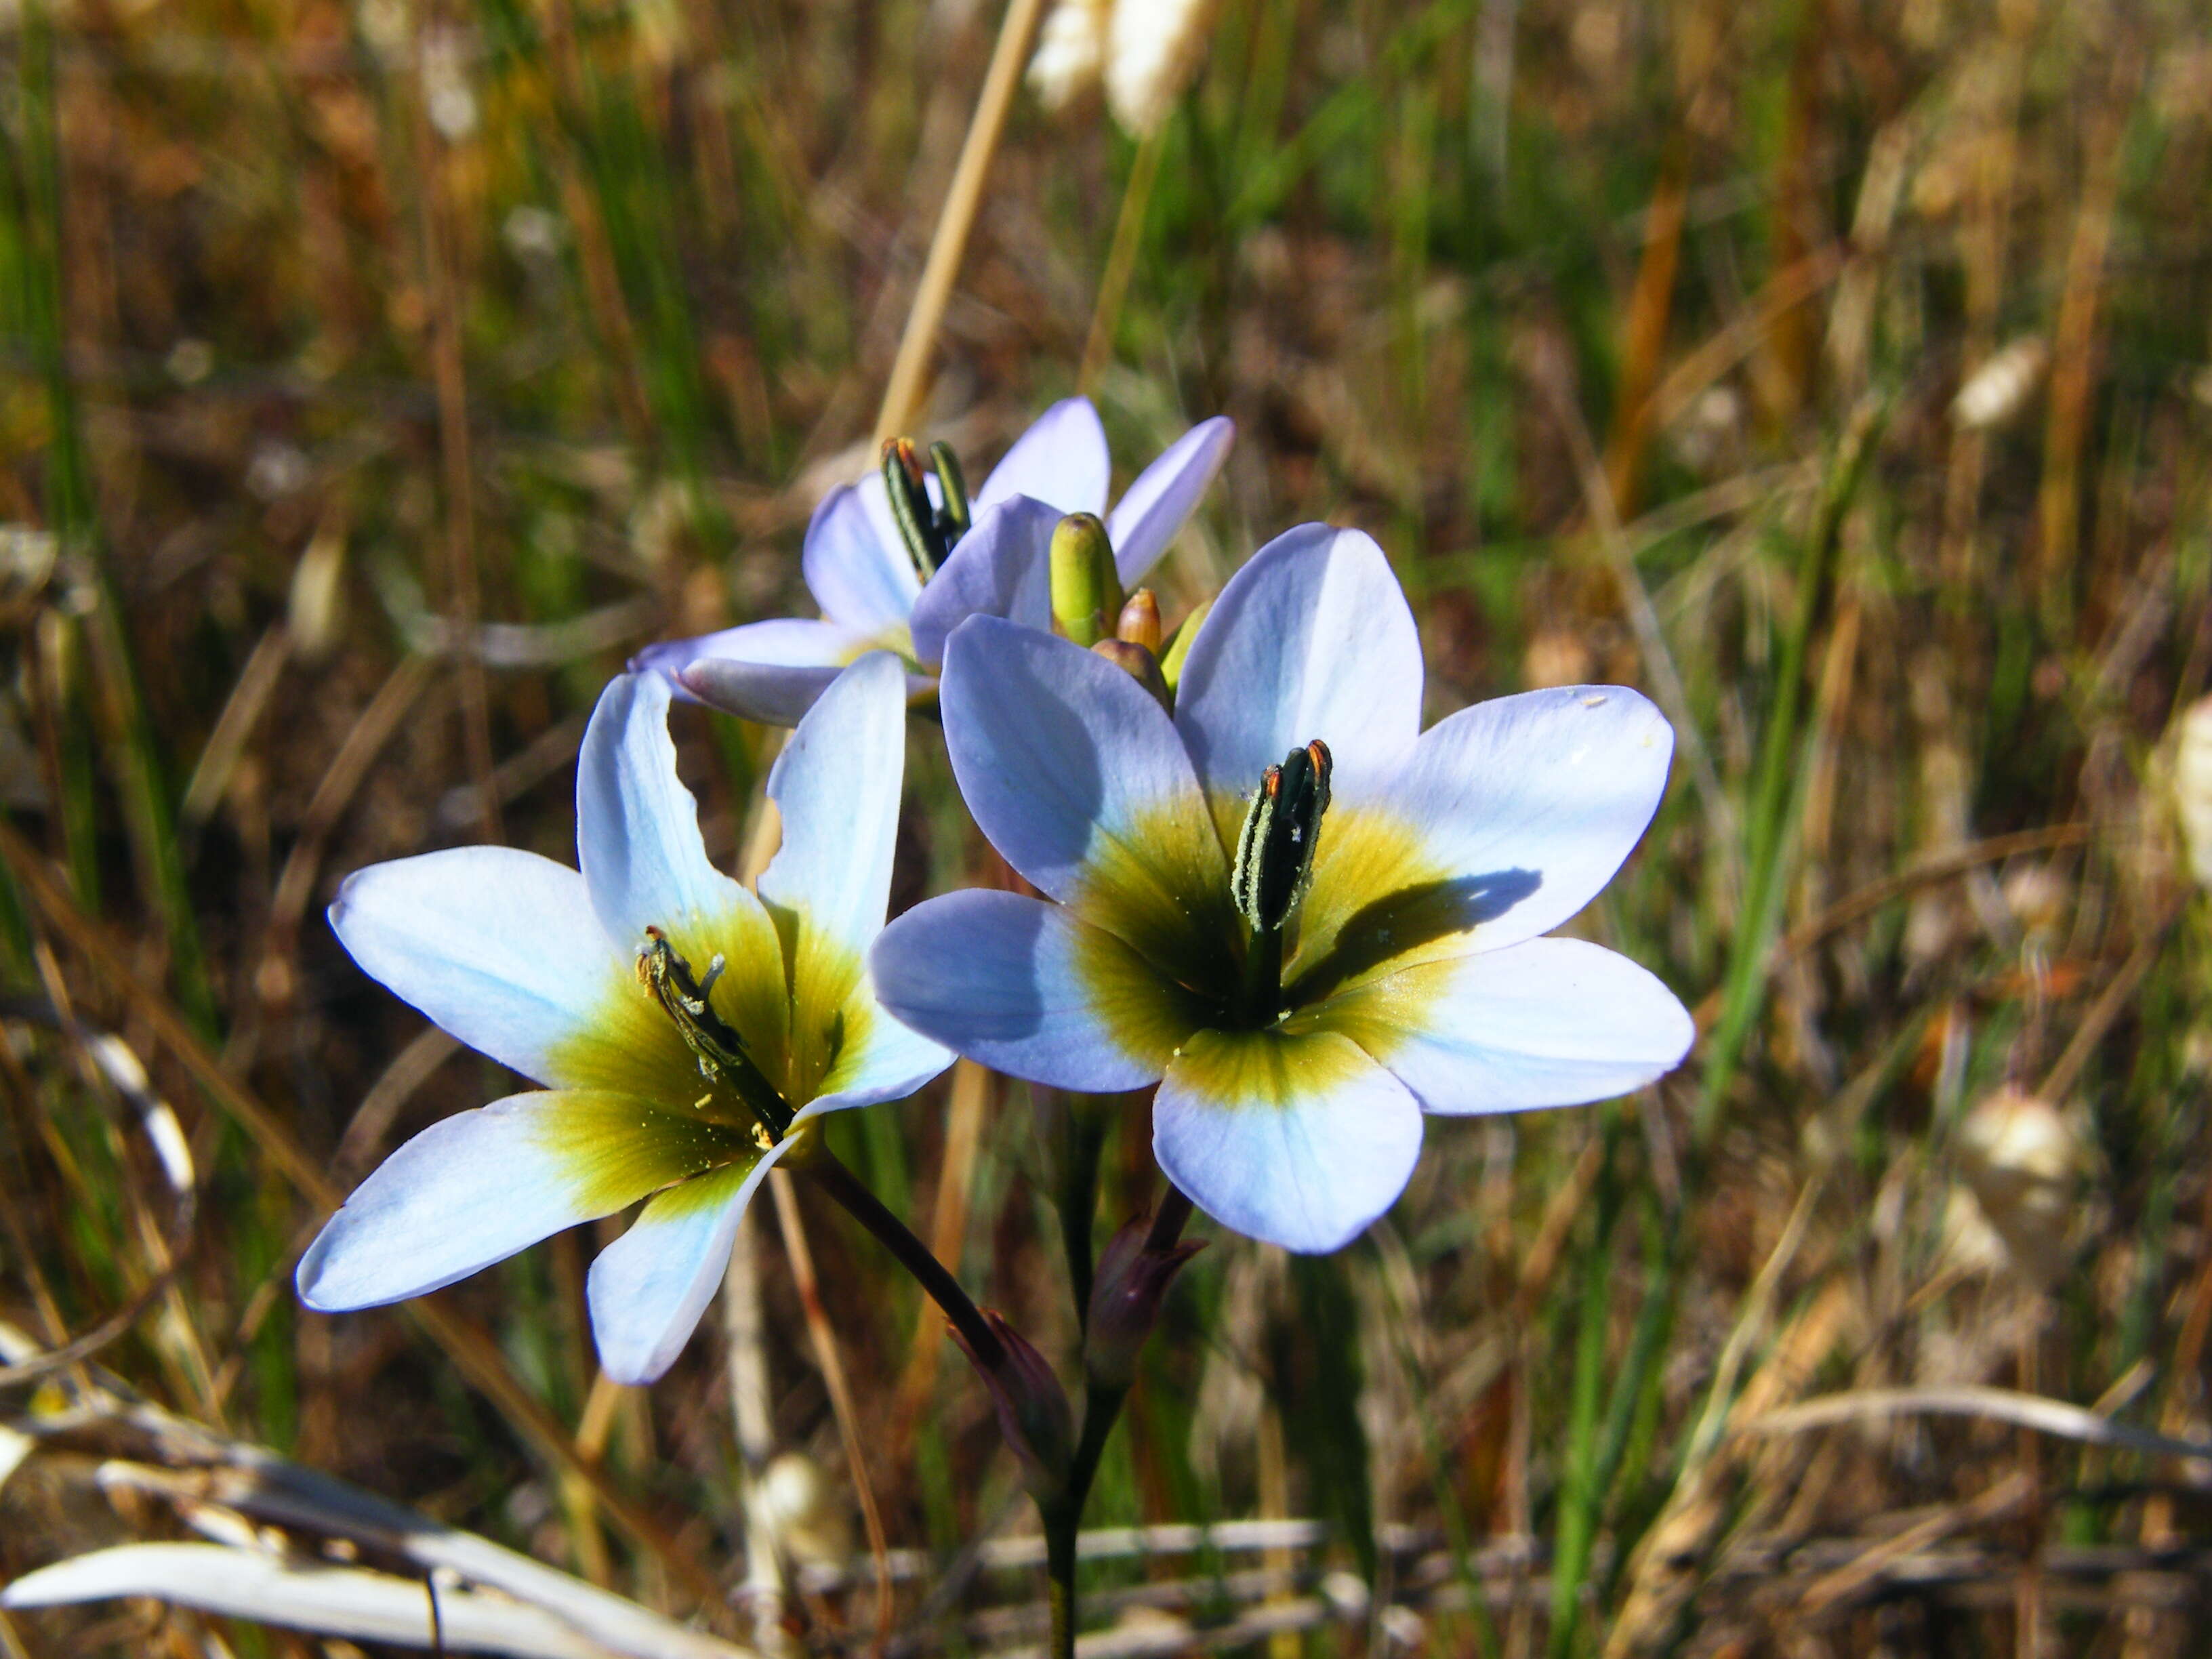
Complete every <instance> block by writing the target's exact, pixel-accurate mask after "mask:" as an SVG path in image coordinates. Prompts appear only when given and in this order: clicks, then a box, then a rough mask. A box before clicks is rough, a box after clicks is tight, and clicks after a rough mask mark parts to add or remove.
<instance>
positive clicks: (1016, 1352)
mask: <svg viewBox="0 0 2212 1659" xmlns="http://www.w3.org/2000/svg"><path fill="white" fill-rule="evenodd" d="M982 1315H983V1322H984V1323H985V1324H987V1325H988V1326H989V1327H990V1328H991V1330H992V1333H993V1334H994V1335H996V1336H997V1337H998V1339H999V1344H1000V1349H1001V1350H1002V1354H1001V1358H1000V1361H999V1363H998V1364H996V1365H986V1364H984V1363H983V1361H982V1360H981V1358H978V1357H977V1356H976V1353H975V1349H974V1348H972V1347H970V1346H969V1345H968V1339H967V1338H966V1337H964V1336H963V1335H962V1334H960V1329H959V1328H958V1327H957V1326H955V1327H953V1328H952V1340H954V1341H955V1342H957V1343H958V1344H959V1345H960V1351H961V1352H963V1353H964V1354H966V1355H967V1356H968V1361H969V1364H972V1365H974V1366H975V1374H976V1376H980V1377H981V1378H982V1379H983V1387H984V1388H985V1389H987V1391H988V1392H989V1394H990V1396H991V1409H992V1410H993V1411H994V1412H995V1413H997V1414H998V1418H999V1432H1000V1434H1002V1435H1004V1436H1005V1437H1006V1446H1007V1449H1009V1450H1011V1451H1012V1453H1013V1454H1014V1457H1015V1460H1016V1461H1017V1462H1019V1463H1020V1464H1021V1466H1022V1484H1023V1485H1024V1486H1026V1487H1027V1488H1028V1489H1029V1492H1030V1496H1031V1497H1032V1498H1036V1500H1037V1502H1038V1503H1040V1504H1048V1503H1051V1502H1053V1501H1054V1500H1056V1499H1057V1498H1059V1497H1060V1494H1061V1492H1063V1491H1065V1489H1066V1485H1067V1474H1068V1468H1069V1465H1070V1464H1071V1463H1072V1462H1073V1459H1074V1456H1075V1413H1074V1411H1073V1408H1072V1407H1070V1406H1069V1405H1068V1403H1067V1392H1066V1389H1062V1388H1061V1387H1060V1379H1059V1378H1058V1377H1057V1376H1054V1375H1053V1370H1052V1366H1051V1365H1050V1364H1048V1363H1047V1361H1046V1359H1045V1357H1044V1356H1043V1355H1042V1354H1041V1353H1039V1352H1037V1351H1036V1349H1035V1348H1034V1347H1032V1346H1030V1342H1029V1340H1028V1339H1027V1338H1025V1337H1024V1336H1023V1335H1022V1334H1021V1333H1020V1332H1019V1331H1018V1330H1016V1329H1015V1328H1013V1327H1012V1325H1009V1324H1008V1323H1007V1322H1006V1318H1005V1316H1003V1315H1001V1314H1000V1313H998V1312H996V1311H995V1310H992V1309H989V1308H986V1309H984V1310H982Z"/></svg>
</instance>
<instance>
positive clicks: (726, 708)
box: [676, 657, 844, 726]
mask: <svg viewBox="0 0 2212 1659" xmlns="http://www.w3.org/2000/svg"><path fill="white" fill-rule="evenodd" d="M843 672H844V670H843V669H842V668H830V667H822V668H787V667H783V666H781V665H773V664H769V663H757V662H731V661H729V660H727V659H723V658H719V657H715V658H708V659H705V660H703V661H701V662H695V663H693V664H692V665H690V667H689V668H687V669H685V670H684V673H683V677H682V678H680V679H678V681H677V683H676V686H677V690H679V691H681V692H683V693H684V695H685V696H688V697H690V698H692V699H694V700H695V701H696V702H703V703H705V704H706V705H707V707H708V708H719V709H720V710H721V711H722V713H724V714H735V715H736V716H737V717H738V719H739V720H758V721H759V722H760V723H761V724H762V725H763V726H796V725H798V724H799V721H800V720H804V719H805V717H806V711H807V710H808V709H810V708H813V707H814V700H815V699H816V698H817V697H818V696H821V695H822V694H823V692H824V691H826V690H829V682H830V681H832V680H834V679H836V678H837V676H838V675H840V674H842V673H843Z"/></svg>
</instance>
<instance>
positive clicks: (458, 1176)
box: [296, 1089, 744, 1313]
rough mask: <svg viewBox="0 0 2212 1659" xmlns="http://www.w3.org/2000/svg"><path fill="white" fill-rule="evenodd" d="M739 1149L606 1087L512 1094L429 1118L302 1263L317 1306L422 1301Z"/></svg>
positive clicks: (705, 1128) (307, 1296)
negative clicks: (435, 1119)
mask: <svg viewBox="0 0 2212 1659" xmlns="http://www.w3.org/2000/svg"><path fill="white" fill-rule="evenodd" d="M743 1146H744V1143H743V1142H742V1141H740V1140H738V1139H737V1138H736V1135H735V1132H734V1131H731V1130H726V1129H721V1128H719V1127H716V1126H714V1125H711V1124H708V1123H705V1122H703V1121H701V1120H699V1119H696V1118H691V1117H687V1116H679V1115H677V1114H675V1113H672V1112H665V1111H661V1110H659V1109H657V1108H655V1107H653V1106H652V1105H649V1104H647V1103H645V1102H643V1101H641V1100H637V1099H635V1098H633V1097H629V1096H626V1095H617V1094H612V1093H608V1092H605V1091H593V1090H582V1089H570V1090H541V1091H533V1092H532V1093H529V1094H521V1095H510V1096H508V1097H507V1098H506V1099H504V1100H498V1101H494V1102H493V1103H491V1104H490V1105H489V1106H483V1107H479V1108H477V1109H476V1110H475V1111H472V1112H461V1113H458V1114H456V1115H454V1116H452V1117H449V1118H447V1119H445V1120H443V1121H441V1122H437V1123H434V1124H432V1125H431V1126H430V1127H428V1128H427V1129H425V1130H423V1131H422V1133H420V1134H418V1135H416V1137H415V1138H414V1139H412V1140H410V1141H409V1142H408V1143H407V1144H406V1145H405V1146H402V1147H401V1148H400V1149H399V1150H398V1152H394V1153H392V1156H391V1157H390V1158H386V1159H385V1161H384V1162H383V1164H380V1166H378V1168H377V1169H376V1170H375V1171H374V1173H373V1174H372V1175H371V1176H369V1177H368V1180H366V1181H364V1182H362V1184H361V1185H360V1186H359V1187H358V1188H356V1189H355V1191H354V1194H353V1196H352V1197H351V1198H349V1199H348V1200H346V1201H345V1204H344V1206H343V1207H342V1208H341V1209H340V1210H339V1211H338V1212H337V1214H336V1215H334V1216H332V1217H331V1218H330V1221H329V1223H328V1224H327V1225H325V1227H324V1228H323V1231H322V1232H321V1233H320V1234H319V1235H318V1236H317V1237H316V1239H315V1242H314V1243H313V1244H312V1245H310V1246H309V1247H308V1249H307V1254H306V1255H304V1256H302V1257H301V1259H300V1268H299V1273H298V1274H297V1276H296V1282H297V1284H298V1285H299V1291H300V1299H301V1301H302V1302H304V1303H306V1304H307V1306H309V1307H310V1308H313V1309H314V1310H316V1311H318V1312H319V1313H337V1312H342V1311H344V1310H348V1309H353V1308H374V1307H380V1306H382V1305H383V1304H386V1303H389V1302H398V1301H401V1300H404V1298H406V1297H410V1296H421V1295H423V1294H424V1293H425V1292H427V1291H435V1290H438V1289H440V1288H441V1287H442V1286H444V1285H450V1284H452V1283H453V1282H454V1281H455V1280H456V1279H465V1278H467V1277H468V1276H469V1275H470V1274H471V1273H476V1272H478V1271H480V1270H481V1269H483V1268H485V1267H489V1266H490V1265H491V1264H492V1263H493V1262H495V1261H505V1260H506V1259H507V1257H508V1256H511V1255H513V1254H514V1253H515V1252H516V1251H517V1250H520V1249H527V1248H528V1247H529V1246H531V1245H532V1244H535V1243H537V1242H538V1240H539V1239H541V1238H545V1237H550V1236H551V1235H552V1234H554V1233H556V1232H559V1231H561V1230H562V1228H563V1227H573V1226H574V1225H576V1224H577V1223H579V1222H582V1221H592V1220H596V1219H598V1218H599V1217H600V1216H603V1215H612V1214H613V1213H614V1212H616V1211H617V1210H620V1209H623V1208H624V1207H626V1206H629V1205H631V1204H635V1202H636V1201H637V1200H639V1199H641V1198H642V1197H644V1196H645V1195H646V1194H647V1193H650V1192H653V1191H655V1190H656V1189H658V1188H662V1187H665V1186H666V1185H668V1184H669V1183H670V1182H673V1181H679V1180H682V1179H684V1177H686V1176H691V1175H694V1174H696V1173H697V1172H698V1171H699V1170H702V1169H704V1168H707V1167H708V1166H709V1165H710V1164H714V1162H716V1161H718V1160H719V1159H720V1158H726V1157H729V1156H731V1155H732V1152H735V1151H738V1150H739V1149H740V1148H742V1147H743Z"/></svg>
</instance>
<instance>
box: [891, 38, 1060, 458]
mask: <svg viewBox="0 0 2212 1659" xmlns="http://www.w3.org/2000/svg"><path fill="white" fill-rule="evenodd" d="M1043 10H1044V4H1043V0H1006V18H1005V21H1002V22H1001V23H1000V25H999V43H998V45H997V46H994V47H993V48H992V51H991V66H990V68H989V69H987V70H985V71H984V73H983V90H982V92H981V94H980V95H979V96H978V97H977V98H976V100H975V118H974V120H972V121H971V122H970V123H969V127H968V137H967V139H966V140H965V142H963V143H962V145H961V147H960V160H959V161H958V163H957V165H956V166H955V167H954V168H953V170H952V184H951V188H950V189H948V190H947V191H945V206H944V208H943V209H942V210H940V211H939V214H938V216H937V228H936V230H935V231H934V232H933V233H932V234H931V236H930V239H929V256H928V258H927V259H925V260H924V261H923V262H922V267H921V282H920V283H919V284H917V285H916V287H915V294H914V309H913V310H912V311H911V312H910V313H908V316H907V323H906V332H905V334H904V335H902V337H900V339H899V349H898V356H897V358H896V361H894V362H893V363H892V364H891V373H890V380H889V381H888V382H887V383H886V384H885V386H884V402H883V408H882V409H881V410H879V411H878V414H877V416H876V442H877V443H878V444H881V443H883V442H884V441H885V440H886V439H890V438H893V437H896V436H897V435H898V433H899V431H900V429H901V428H903V427H904V426H905V425H906V423H907V422H908V421H910V420H911V419H913V418H914V411H915V407H916V405H917V404H919V403H920V402H921V388H922V383H923V380H924V379H925V378H926V377H927V374H928V372H929V354H930V352H931V350H932V349H933V348H934V347H935V346H936V344H937V325H938V324H939V322H940V321H942V320H943V319H944V316H945V301H948V300H950V299H951V297H952V283H953V279H954V278H955V277H957V276H959V274H960V258H961V255H962V254H963V253H965V252H967V250H968V233H969V230H970V229H971V228H973V227H974V225H975V210H976V208H977V207H978V206H979V205H980V204H981V202H982V199H983V179H984V177H985V175H986V174H987V173H989V171H990V167H991V156H992V155H993V153H994V151H996V150H997V149H998V148H999V136H1000V134H1001V133H1002V132H1004V131H1006V112H1007V111H1008V110H1009V109H1011V108H1012V106H1013V101H1014V91H1015V88H1017V87H1018V86H1019V85H1020V84H1021V78H1022V65H1023V64H1024V63H1025V62H1026V61H1028V58H1029V55H1030V40H1032V39H1034V38H1035V37H1036V26H1037V18H1038V16H1039V15H1041V14H1042V12H1043Z"/></svg>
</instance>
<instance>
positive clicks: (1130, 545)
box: [1106, 415, 1280, 758]
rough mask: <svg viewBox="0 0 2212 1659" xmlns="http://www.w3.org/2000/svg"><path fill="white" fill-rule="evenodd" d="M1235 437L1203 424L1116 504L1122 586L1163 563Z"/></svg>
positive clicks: (1220, 420) (1113, 532)
mask: <svg viewBox="0 0 2212 1659" xmlns="http://www.w3.org/2000/svg"><path fill="white" fill-rule="evenodd" d="M1236 438H1237V428H1236V427H1235V426H1234V425H1233V424H1232V423H1231V421H1230V419H1229V417H1228V416H1225V415H1216V416H1214V417H1213V418H1212V420H1210V421H1200V422H1199V423H1198V424H1197V425H1196V426H1194V427H1193V428H1191V429H1190V430H1189V431H1188V432H1186V433H1184V434H1183V435H1182V437H1180V438H1178V439H1176V441H1174V442H1173V443H1171V444H1170V445H1169V446H1168V447H1166V448H1165V449H1164V450H1162V451H1161V452H1160V456H1159V459H1158V460H1156V461H1154V462H1153V463H1152V465H1150V466H1148V467H1146V469H1145V470H1144V471H1142V472H1139V474H1138V475H1137V477H1136V481H1135V482H1134V483H1132V484H1131V485H1130V486H1129V488H1128V490H1127V493H1126V494H1124V495H1122V497H1121V500H1120V501H1116V502H1115V504H1114V511H1113V513H1112V515H1111V516H1110V517H1109V518H1108V520H1106V531H1107V534H1108V535H1109V536H1110V537H1111V538H1113V543H1114V567H1115V569H1116V570H1118V571H1120V572H1121V585H1122V586H1124V587H1134V586H1136V585H1137V584H1138V583H1139V581H1141V580H1144V576H1145V573H1146V571H1148V570H1150V569H1151V568H1152V567H1153V566H1154V565H1155V564H1157V563H1158V562H1159V557H1160V555H1161V554H1163V553H1164V552H1166V551H1167V550H1168V544H1169V543H1170V542H1172V541H1173V540H1175V538H1176V532H1177V531H1179V530H1181V529H1182V527H1183V526H1184V525H1185V524H1187V523H1188V522H1189V520H1190V515H1191V514H1192V513H1194V512H1195V511H1197V509H1198V502H1199V498H1200V496H1202V495H1205V494H1206V486H1207V485H1209V484H1211V483H1212V482H1213V480H1214V478H1215V477H1216V475H1218V473H1219V472H1220V471H1221V465H1222V463H1223V462H1224V461H1226V460H1227V459H1229V446H1230V445H1231V443H1233V442H1235V441H1236ZM1277 758H1280V757H1277Z"/></svg>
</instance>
